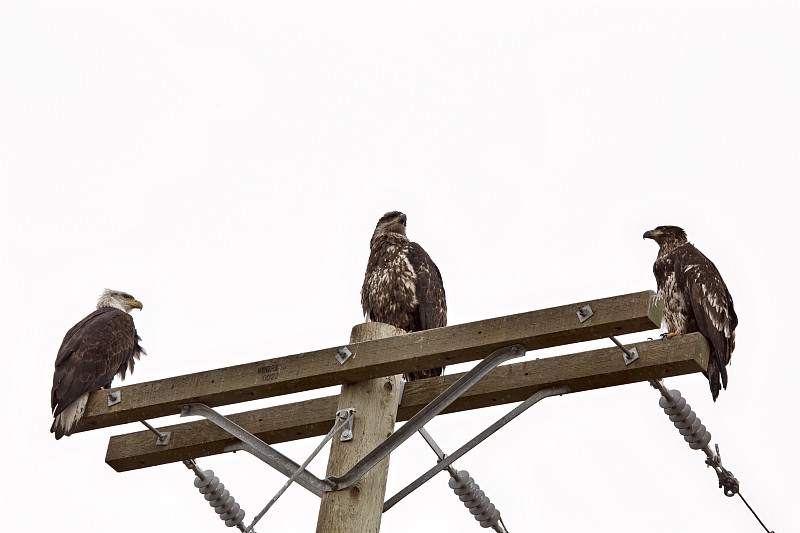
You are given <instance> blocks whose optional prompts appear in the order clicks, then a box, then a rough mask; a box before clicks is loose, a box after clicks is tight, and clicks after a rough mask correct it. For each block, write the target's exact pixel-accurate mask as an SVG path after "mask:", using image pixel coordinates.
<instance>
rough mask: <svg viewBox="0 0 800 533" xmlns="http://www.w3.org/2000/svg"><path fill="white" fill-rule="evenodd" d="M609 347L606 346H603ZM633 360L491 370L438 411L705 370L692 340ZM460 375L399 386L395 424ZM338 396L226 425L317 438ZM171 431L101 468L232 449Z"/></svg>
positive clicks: (543, 362)
mask: <svg viewBox="0 0 800 533" xmlns="http://www.w3.org/2000/svg"><path fill="white" fill-rule="evenodd" d="M609 342H610V341H609ZM635 346H636V348H637V350H638V352H639V359H638V360H637V361H636V362H634V363H633V364H631V365H630V366H625V363H624V361H623V356H622V351H621V350H620V349H619V348H617V347H610V348H603V349H600V350H592V351H588V352H582V353H577V354H571V355H563V356H558V357H549V358H545V359H537V360H535V361H527V362H522V363H516V364H509V365H505V366H501V367H498V368H496V369H494V370H492V371H491V372H490V373H489V374H488V375H487V376H486V377H484V378H483V379H482V380H481V381H479V382H478V383H477V384H476V385H475V386H473V387H472V388H471V389H469V390H468V391H467V392H466V393H464V395H463V396H462V397H461V398H459V399H458V400H456V401H455V403H453V405H451V406H450V408H448V409H447V410H446V411H445V412H455V411H465V410H469V409H478V408H481V407H487V406H490V405H499V404H504V403H511V402H518V401H522V400H524V399H526V398H528V397H529V396H530V395H532V394H533V393H534V392H536V391H538V390H541V389H544V388H547V387H550V386H554V385H568V386H569V387H570V388H571V389H572V390H573V391H574V392H577V391H583V390H589V389H597V388H603V387H611V386H615V385H622V384H626V383H635V382H639V381H648V380H651V379H658V378H663V377H670V376H677V375H682V374H691V373H694V372H700V371H702V370H704V369H705V368H706V366H707V365H708V344H707V343H706V341H705V339H704V338H703V337H702V335H700V334H699V333H693V334H691V335H682V336H679V337H675V338H672V339H667V340H655V341H649V342H642V343H637V344H635ZM460 376H461V374H455V375H450V376H443V377H439V378H429V379H424V380H419V381H412V382H410V383H407V384H406V387H405V391H404V394H403V402H402V404H401V405H400V408H399V410H398V413H397V417H398V420H408V419H409V418H411V417H412V416H413V415H414V414H415V413H416V412H417V411H419V410H420V409H422V408H423V407H424V406H425V405H427V404H428V403H429V402H430V401H431V400H433V399H434V398H435V397H436V396H438V395H439V394H440V393H441V392H442V391H443V390H445V389H446V388H447V387H448V386H450V385H451V384H452V383H453V382H455V381H456V380H457V379H458V378H459V377H460ZM337 401H338V396H327V397H324V398H317V399H314V400H308V401H304V402H297V403H291V404H288V405H281V406H277V407H268V408H265V409H258V410H255V411H250V412H246V413H239V414H235V415H231V416H230V417H229V418H230V419H231V420H233V421H234V422H235V423H236V424H238V425H240V426H242V427H244V428H245V429H247V430H248V431H250V432H251V433H254V434H255V435H256V436H258V437H259V438H261V439H262V440H264V441H265V442H267V443H270V444H275V443H278V442H285V441H291V440H297V439H303V438H306V437H313V436H319V435H324V434H325V433H326V432H327V431H328V430H329V429H330V428H331V424H332V423H333V417H334V412H335V411H336V408H337ZM161 430H162V431H171V432H172V437H171V438H170V442H169V445H168V446H156V445H155V442H156V437H155V435H153V434H152V433H151V432H149V431H140V432H137V433H129V434H127V435H120V436H116V437H112V438H111V440H110V442H109V445H108V452H107V454H106V462H107V463H108V464H109V465H111V466H112V467H113V468H114V469H115V470H117V471H120V472H121V471H126V470H134V469H138V468H145V467H148V466H154V465H159V464H164V463H170V462H174V461H180V460H183V459H188V458H196V457H203V456H208V455H214V454H219V453H222V452H223V450H224V448H225V446H227V445H229V444H232V443H233V442H235V439H233V438H232V437H231V436H230V435H228V434H227V433H225V432H224V431H222V430H221V429H219V428H218V427H217V426H215V425H213V424H211V423H210V422H208V421H206V420H202V421H197V422H189V423H183V424H177V425H174V426H167V427H164V428H161Z"/></svg>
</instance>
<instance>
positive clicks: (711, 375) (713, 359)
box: [706, 352, 728, 402]
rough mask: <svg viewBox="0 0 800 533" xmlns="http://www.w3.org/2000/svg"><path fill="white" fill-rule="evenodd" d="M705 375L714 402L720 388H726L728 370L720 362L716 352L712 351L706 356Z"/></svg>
mask: <svg viewBox="0 0 800 533" xmlns="http://www.w3.org/2000/svg"><path fill="white" fill-rule="evenodd" d="M706 376H707V377H708V385H709V387H710V388H711V397H712V398H713V399H714V401H715V402H716V401H717V396H719V391H720V389H727V388H728V370H727V369H726V368H725V365H724V364H721V363H720V361H719V358H718V356H717V353H716V352H713V353H712V354H711V356H710V357H709V358H708V370H707V371H706ZM720 381H721V383H720Z"/></svg>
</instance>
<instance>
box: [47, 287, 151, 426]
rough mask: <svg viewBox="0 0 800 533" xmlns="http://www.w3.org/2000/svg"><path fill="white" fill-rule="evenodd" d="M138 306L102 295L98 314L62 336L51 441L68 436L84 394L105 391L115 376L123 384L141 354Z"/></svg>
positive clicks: (124, 296)
mask: <svg viewBox="0 0 800 533" xmlns="http://www.w3.org/2000/svg"><path fill="white" fill-rule="evenodd" d="M134 308H135V309H142V302H140V301H139V300H137V299H136V298H134V297H133V296H131V295H130V294H128V293H126V292H121V291H113V290H111V289H106V290H104V291H103V293H102V294H101V295H100V298H99V299H98V301H97V310H96V311H94V312H93V313H90V314H89V315H88V316H87V317H86V318H84V319H83V320H81V321H80V322H78V323H77V324H75V325H74V326H73V327H72V329H70V330H69V331H68V332H67V334H66V335H65V336H64V341H63V342H62V343H61V348H60V349H59V350H58V356H56V370H55V374H54V375H53V389H52V392H51V395H50V402H51V407H52V409H53V417H54V418H55V419H54V420H53V425H52V426H51V427H50V432H51V433H55V434H56V439H60V438H61V437H63V436H64V435H71V434H72V432H73V431H75V428H76V427H77V425H78V421H79V420H80V419H81V417H82V416H83V413H84V411H85V410H86V402H87V401H88V400H89V393H90V392H94V391H96V390H100V389H108V388H110V387H111V382H112V381H113V379H114V376H116V375H118V376H119V377H120V379H125V373H126V372H128V371H129V372H131V373H133V365H134V362H135V361H136V360H137V359H139V357H140V356H141V354H144V353H146V352H145V351H144V349H143V348H142V347H141V346H139V341H141V340H142V339H141V338H140V337H139V335H137V334H136V327H134V325H133V317H131V316H130V315H129V314H128V313H129V312H130V311H131V310H132V309H134Z"/></svg>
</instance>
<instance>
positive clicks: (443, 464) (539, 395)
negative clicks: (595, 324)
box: [383, 385, 570, 513]
mask: <svg viewBox="0 0 800 533" xmlns="http://www.w3.org/2000/svg"><path fill="white" fill-rule="evenodd" d="M568 392H570V388H569V387H567V386H566V385H559V386H557V387H550V388H547V389H542V390H540V391H538V392H536V393H535V394H533V396H531V397H530V398H528V399H527V400H525V401H524V402H522V403H521V404H519V405H518V406H516V407H515V408H514V409H512V410H511V411H510V412H509V413H508V414H507V415H505V416H504V417H503V418H501V419H500V420H498V421H497V422H495V423H494V424H492V425H491V426H489V427H488V428H486V429H485V430H483V431H482V432H480V433H479V434H478V435H476V436H475V438H473V439H472V440H470V441H469V442H467V443H466V444H465V445H463V446H462V447H461V448H459V449H458V450H456V451H455V452H453V453H452V454H451V455H447V456H444V457H443V458H442V460H441V461H439V463H438V464H437V465H436V466H434V467H432V468H431V469H430V470H428V471H427V472H425V473H424V474H422V475H421V476H420V477H418V478H417V479H416V480H415V481H414V482H412V483H411V484H409V485H408V486H407V487H406V488H404V489H403V490H401V491H400V492H398V493H397V494H395V495H394V496H392V497H391V498H389V499H388V500H387V501H386V503H384V504H383V512H384V513H385V512H386V511H388V510H389V509H391V508H392V507H394V505H395V504H396V503H397V502H399V501H400V500H402V499H403V498H405V497H406V496H408V495H409V494H411V493H412V492H414V491H415V490H417V489H418V488H419V487H421V486H422V485H424V484H425V483H427V482H428V481H429V480H430V479H432V478H433V476H435V475H436V474H438V473H439V472H441V471H442V470H446V469H448V468H450V465H452V464H453V463H454V462H455V461H456V460H457V459H458V458H460V457H463V456H464V455H465V454H466V453H467V452H469V451H470V450H471V449H473V448H474V447H475V446H477V445H478V444H480V443H481V442H483V441H484V440H486V439H487V438H488V437H489V436H490V435H492V434H493V433H495V432H496V431H497V430H498V429H500V428H501V427H503V426H505V425H506V424H508V423H509V422H511V421H512V420H514V419H515V418H516V417H518V416H519V415H521V414H522V413H523V412H524V411H525V410H527V409H528V408H529V407H531V406H533V405H534V404H535V403H538V402H539V401H540V400H542V399H544V398H547V397H549V396H558V395H559V394H566V393H568ZM423 437H424V434H423ZM425 440H426V441H427V440H428V439H425ZM434 451H435V450H434ZM438 454H439V453H438V452H437V455H438Z"/></svg>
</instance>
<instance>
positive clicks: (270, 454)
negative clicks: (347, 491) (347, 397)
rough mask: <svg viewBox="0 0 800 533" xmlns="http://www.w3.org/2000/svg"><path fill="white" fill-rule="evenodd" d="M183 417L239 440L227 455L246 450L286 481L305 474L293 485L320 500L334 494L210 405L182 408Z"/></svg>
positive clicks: (327, 487)
mask: <svg viewBox="0 0 800 533" xmlns="http://www.w3.org/2000/svg"><path fill="white" fill-rule="evenodd" d="M181 416H182V417H183V416H202V417H204V418H206V419H208V420H209V421H211V422H213V423H214V424H216V425H217V426H219V427H221V428H222V429H224V430H225V431H227V432H228V433H230V434H231V435H233V436H234V437H236V438H237V439H239V442H237V443H235V444H232V445H231V446H228V447H226V448H225V451H237V450H244V451H246V452H248V453H250V454H252V455H254V456H255V457H257V458H259V459H261V460H262V461H264V462H265V463H267V464H268V465H269V466H271V467H272V468H274V469H275V470H277V471H278V472H280V473H281V474H283V475H284V476H286V477H292V476H294V475H295V474H297V471H298V470H302V471H301V472H300V473H299V474H297V475H296V477H295V479H294V481H295V482H296V483H297V484H298V485H300V486H301V487H303V488H305V489H307V490H309V491H310V492H312V493H314V494H316V495H317V496H320V497H321V496H322V493H323V492H326V491H330V490H333V488H332V485H331V483H329V482H328V481H326V480H323V479H319V478H318V477H317V476H315V475H314V474H312V473H311V472H309V471H308V470H306V469H304V468H301V467H300V465H299V464H297V463H295V462H294V461H292V460H291V459H289V458H288V457H286V456H285V455H283V454H282V453H281V452H279V451H278V450H276V449H275V448H273V447H272V446H270V445H269V444H267V443H266V442H264V441H263V440H261V439H259V438H258V437H256V436H255V435H253V434H252V433H250V432H249V431H247V430H246V429H244V428H242V427H241V426H238V425H236V424H235V423H233V422H231V421H230V420H229V419H227V418H225V417H224V416H223V415H221V414H219V413H218V412H216V411H214V410H213V409H211V408H210V407H208V406H207V405H204V404H202V403H190V404H187V405H182V406H181ZM350 416H352V414H351V415H350Z"/></svg>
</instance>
